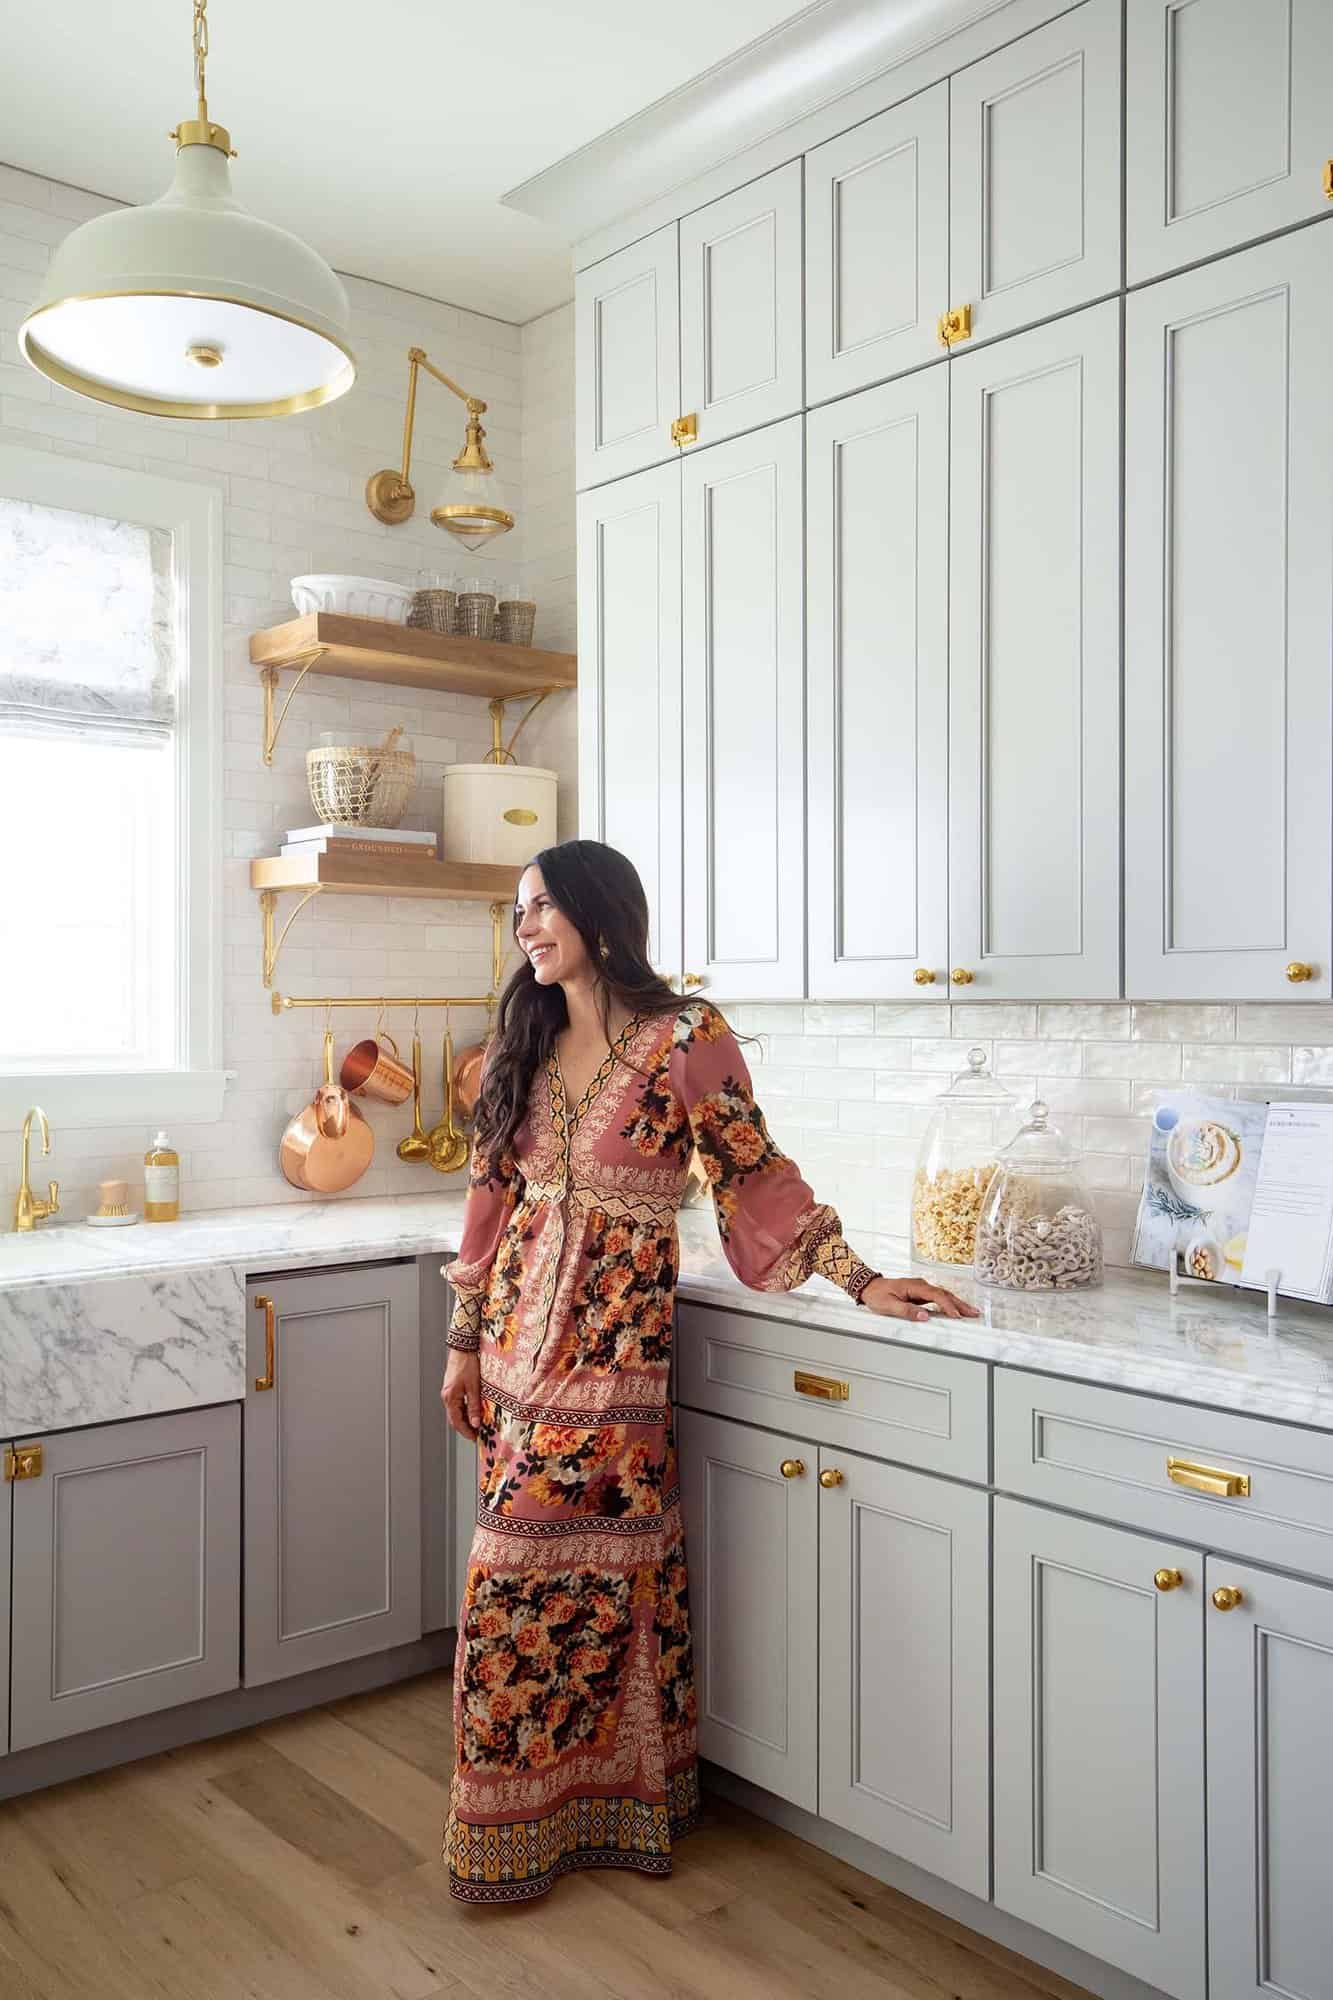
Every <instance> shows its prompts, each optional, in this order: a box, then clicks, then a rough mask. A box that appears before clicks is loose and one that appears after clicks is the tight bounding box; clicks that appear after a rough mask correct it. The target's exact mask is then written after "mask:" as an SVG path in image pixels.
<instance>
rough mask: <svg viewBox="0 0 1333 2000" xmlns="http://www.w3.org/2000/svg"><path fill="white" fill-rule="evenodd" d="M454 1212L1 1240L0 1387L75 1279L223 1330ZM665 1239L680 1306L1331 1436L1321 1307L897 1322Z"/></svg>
mask: <svg viewBox="0 0 1333 2000" xmlns="http://www.w3.org/2000/svg"><path fill="white" fill-rule="evenodd" d="M462 1212H463V1199H462V1195H461V1194H455V1193H445V1192H443V1191H442V1192H440V1193H438V1194H435V1193H431V1194H428V1195H403V1196H396V1197H395V1196H377V1197H359V1198H351V1199H349V1198H346V1197H344V1198H343V1199H341V1200H338V1201H327V1202H312V1203H298V1202H292V1203H281V1204H277V1205H275V1206H273V1207H270V1208H250V1209H233V1210H226V1211H216V1212H211V1213H209V1212H205V1213H202V1214H198V1215H187V1216H185V1217H183V1218H182V1219H181V1221H180V1222H173V1223H153V1224H149V1223H140V1224H138V1225H137V1226H135V1227H133V1228H129V1229H114V1230H113V1229H104V1230H99V1229H90V1228H88V1227H87V1225H86V1224H78V1223H69V1224H63V1225H59V1224H57V1225H50V1224H48V1225H46V1226H44V1227H42V1228H39V1229H37V1230H35V1231H34V1232H33V1233H32V1234H31V1235H30V1236H24V1237H19V1236H16V1235H8V1236H3V1237H0V1380H2V1379H3V1375H4V1365H3V1364H4V1359H5V1355H4V1348H5V1344H6V1326H7V1325H8V1326H9V1327H11V1328H12V1327H14V1326H15V1325H19V1326H25V1328H26V1331H27V1332H28V1333H29V1334H30V1333H31V1331H32V1327H31V1326H30V1325H27V1324H26V1323H28V1322H30V1321H31V1322H41V1321H50V1322H52V1323H54V1318H55V1313H54V1309H55V1308H56V1306H57V1303H59V1307H60V1310H61V1312H67V1311H68V1309H69V1308H70V1306H71V1305H72V1304H73V1305H77V1303H78V1301H79V1297H80V1294H81V1293H83V1292H84V1291H85V1288H86V1287H87V1285H88V1282H89V1281H90V1280H97V1281H106V1280H113V1279H125V1278H131V1277H133V1278H139V1279H142V1280H149V1281H151V1282H152V1285H153V1287H154V1295H155V1296H156V1297H157V1298H158V1299H159V1300H160V1301H161V1303H162V1305H163V1306H167V1305H168V1302H169V1301H171V1300H172V1299H173V1298H174V1296H175V1290H176V1287H177V1286H178V1285H186V1286H188V1292H187V1293H186V1294H185V1295H184V1296H187V1297H188V1299H189V1302H190V1308H191V1312H192V1313H193V1314H196V1315H197V1314H198V1312H199V1309H200V1302H201V1298H202V1297H203V1295H204V1294H205V1293H206V1292H207V1291H209V1290H213V1291H215V1292H216V1295H217V1297H218V1300H219V1304H221V1303H222V1302H223V1301H225V1305H226V1310H225V1312H224V1315H223V1316H224V1317H225V1318H226V1319H227V1320H228V1321H229V1322H231V1323H233V1324H234V1323H235V1310H236V1305H237V1302H238V1288H239V1285H240V1282H241V1281H242V1280H243V1279H244V1277H245V1276H247V1275H255V1276H258V1275H259V1274H260V1273H262V1272H265V1271H275V1270H297V1269H301V1268H312V1267H317V1266H321V1265H329V1264H338V1263H355V1262H368V1261H370V1260H372V1259H374V1258H378V1257H413V1256H419V1255H428V1254H431V1253H434V1252H439V1253H441V1254H443V1253H445V1252H447V1251H451V1250H455V1249H457V1247H458V1241H459V1233H460V1229H461V1223H462ZM680 1235H681V1282H680V1295H681V1297H682V1299H685V1300H696V1301H698V1302H700V1303H706V1304H713V1305H724V1306H728V1307H730V1308H732V1309H733V1310H737V1311H745V1312H755V1313H761V1314H764V1315H767V1316H768V1317H769V1318H777V1319H784V1320H789V1321H795V1322H797V1323H800V1322H803V1321H804V1322H808V1323H818V1324H820V1325H824V1326H830V1327H834V1328H841V1329H843V1330H845V1331H846V1332H848V1333H854V1334H856V1335H858V1336H859V1337H861V1338H863V1339H875V1340H901V1341H904V1342H906V1343H907V1344H909V1345H911V1346H914V1347H926V1348H933V1349H937V1350H939V1351H942V1352H948V1353H954V1354H959V1355H968V1356H971V1357H972V1358H974V1359H976V1360H980V1361H992V1362H997V1363H1002V1364H1005V1365H1007V1366H1010V1367H1018V1368H1034V1369H1039V1370H1043V1371H1045V1372H1046V1373H1049V1374H1056V1375H1067V1376H1073V1377H1076V1378H1078V1379H1079V1380H1082V1381H1089V1382H1101V1383H1104V1384H1106V1385H1108V1386H1111V1387H1115V1388H1123V1389H1139V1390H1143V1391H1146V1392H1148V1393H1150V1394H1154V1395H1159V1396H1170V1397H1176V1398H1179V1399H1181V1400H1184V1401H1188V1402H1195V1403H1204V1404H1207V1405H1209V1406H1211V1407H1215V1408H1218V1409H1229V1410H1238V1411H1241V1412H1245V1413H1248V1414H1250V1415H1255V1416H1266V1417H1276V1418H1281V1419H1283V1420H1285V1421H1286V1422H1289V1423H1300V1424H1308V1425H1314V1426H1316V1427H1318V1428H1321V1429H1325V1430H1330V1431H1333V1309H1329V1310H1325V1309H1322V1308H1320V1307H1316V1306H1307V1305H1302V1304H1299V1303H1297V1302H1296V1301H1283V1302H1282V1303H1281V1306H1280V1310H1279V1313H1278V1317H1277V1319H1276V1321H1274V1322H1272V1323H1271V1324H1270V1322H1269V1320H1268V1318H1267V1316H1266V1313H1265V1308H1264V1301H1263V1299H1262V1298H1261V1297H1259V1296H1258V1295H1257V1294H1253V1293H1241V1292H1237V1291H1235V1290H1232V1289H1219V1290H1218V1291H1217V1292H1216V1293H1212V1292H1201V1291H1190V1292H1182V1293H1181V1294H1180V1296H1179V1297H1178V1298H1177V1299H1175V1300H1172V1298H1171V1296H1170V1293H1169V1291H1168V1289H1167V1284H1166V1280H1165V1278H1164V1277H1159V1276H1157V1275H1156V1274H1154V1273H1151V1272H1132V1271H1114V1272H1112V1273H1110V1274H1108V1277H1107V1280H1106V1283H1105V1284H1104V1285H1102V1286H1100V1287H1099V1288H1097V1289H1095V1290H1091V1291H1086V1292H1079V1293H1063V1294H1060V1295H1058V1296H1056V1295H1048V1296H1045V1297H1040V1298H1037V1297H1031V1296H1023V1295H1019V1294H1016V1293H1012V1292H999V1291H995V1292H991V1293H990V1294H989V1295H987V1294H986V1293H985V1292H984V1290H983V1289H982V1288H980V1287H978V1286H975V1285H974V1284H973V1282H972V1280H971V1278H970V1276H968V1275H967V1274H966V1273H964V1272H959V1273H957V1274H955V1273H951V1272H944V1271H941V1270H936V1269H933V1268H932V1269H926V1268H925V1267H921V1266H917V1267H915V1268H916V1269H917V1271H918V1274H919V1275H923V1276H927V1277H930V1278H931V1279H933V1280H935V1281H936V1282H939V1283H945V1284H948V1285H950V1286H952V1287H953V1289H955V1290H956V1291H958V1292H959V1293H960V1294H962V1295H963V1296H964V1297H967V1298H970V1299H972V1300H973V1301H974V1302H976V1303H978V1304H981V1306H982V1308H983V1313H982V1318H981V1319H979V1320H946V1319H942V1318H935V1319H932V1320H930V1321H929V1322H927V1323H925V1324H915V1323H911V1324H909V1323H906V1322H901V1321H897V1320H887V1319H882V1318H878V1317H876V1316H874V1315H872V1314H870V1313H867V1312H866V1311H865V1310H864V1309H863V1308H862V1307H858V1306H853V1305H850V1304H849V1303H848V1301H847V1300H846V1298H845V1297H844V1295H843V1294H842V1293H841V1292H839V1291H837V1290H836V1289H835V1288H834V1287H833V1286H832V1285H829V1284H827V1283H825V1282H824V1280H823V1279H818V1278H816V1279H812V1280H811V1281H810V1282H809V1283H808V1284H806V1285H803V1286H802V1287H801V1289H800V1290H799V1291H797V1292H789V1293H781V1292H765V1293H759V1292H752V1291H748V1290H747V1289H746V1288H745V1287H744V1286H742V1285H741V1284H740V1283H739V1281H738V1280H737V1279H736V1278H735V1277H734V1276H733V1275H732V1273H731V1271H730V1269H729V1267H728V1266H727V1263H726V1261H725V1259H724V1257H723V1255H722V1252H721V1248H720V1246H719V1243H718V1237H717V1231H716V1228H715V1226H714V1224H713V1219H712V1215H711V1212H710V1211H709V1210H707V1209H703V1210H693V1211H687V1212H686V1213H685V1214H684V1215H682V1217H681V1225H680ZM857 1248H858V1249H859V1250H860V1251H861V1253H862V1255H864V1256H865V1257H867V1258H868V1260H869V1261H870V1262H872V1263H874V1264H875V1265H877V1266H878V1268H880V1269H881V1270H883V1271H884V1272H885V1273H886V1274H887V1275H888V1276H891V1277H893V1276H903V1275H905V1274H906V1273H908V1272H910V1271H911V1270H912V1269H913V1268H914V1267H913V1264H912V1261H911V1258H910V1256H909V1254H908V1251H907V1246H906V1244H905V1243H903V1242H902V1241H901V1240H898V1239H892V1238H878V1239H877V1238H874V1237H867V1236H858V1237H857ZM209 1271H211V1272H213V1273H214V1274H215V1276H214V1277H213V1278H212V1279H210V1278H209V1276H208V1273H209ZM138 1289H139V1288H138V1287H133V1288H127V1293H128V1291H129V1290H133V1291H134V1292H136V1294H137V1292H138ZM35 1290H36V1291H39V1292H40V1293H41V1294H42V1295H44V1296H42V1302H41V1306H40V1307H39V1306H38V1302H37V1299H36V1298H34V1297H31V1296H29V1297H27V1298H25V1297H24V1294H25V1293H29V1294H31V1293H32V1292H33V1291H35ZM127 1303H128V1298H127ZM90 1325H91V1323H90ZM94 1330H95V1329H94ZM12 1352H13V1350H12V1349H11V1357H12ZM239 1379H240V1378H239V1376H238V1380H239ZM213 1393H214V1394H216V1387H214V1390H213ZM0 1401H3V1398H0ZM78 1420H79V1419H77V1418H69V1417H66V1421H78ZM82 1420H83V1421H85V1422H86V1421H93V1420H95V1419H93V1418H89V1417H84V1418H83V1419H82Z"/></svg>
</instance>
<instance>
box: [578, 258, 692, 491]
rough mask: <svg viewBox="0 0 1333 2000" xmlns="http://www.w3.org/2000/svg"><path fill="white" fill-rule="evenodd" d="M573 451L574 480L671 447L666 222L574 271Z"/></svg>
mask: <svg viewBox="0 0 1333 2000" xmlns="http://www.w3.org/2000/svg"><path fill="white" fill-rule="evenodd" d="M574 353H575V357H576V359H575V382H574V447H575V448H574V457H575V465H576V470H577V479H578V484H579V486H580V488H582V487H584V486H597V485H600V484H601V482H602V481H603V480H606V479H620V478H623V476H624V475H625V473H627V472H638V471H639V470H640V468H641V467H643V466H645V465H657V464H659V463H661V461H662V460H664V459H669V458H672V457H674V455H675V451H676V447H675V445H674V443H673V442H672V438H671V425H672V421H673V419H674V418H676V417H678V416H679V415H680V409H679V402H680V268H679V264H678V261H677V238H676V225H675V223H674V222H670V223H668V224H667V226H666V228H665V229H659V230H656V231H655V232H654V234H653V235H651V236H645V237H644V238H643V240H642V241H641V242H639V243H631V244H630V245H629V247H628V248H627V249H625V250H618V251H617V252H616V254H615V255H614V256H613V257H604V258H603V259H602V261H601V263H600V264H593V265H591V266H590V267H589V268H588V269H587V270H584V271H580V272H579V273H578V276H577V277H576V278H575V280H574Z"/></svg>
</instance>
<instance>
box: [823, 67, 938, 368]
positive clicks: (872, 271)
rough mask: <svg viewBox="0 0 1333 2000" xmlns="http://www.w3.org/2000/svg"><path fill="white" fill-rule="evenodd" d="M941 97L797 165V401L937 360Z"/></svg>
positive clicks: (891, 114) (930, 93)
mask: <svg viewBox="0 0 1333 2000" xmlns="http://www.w3.org/2000/svg"><path fill="white" fill-rule="evenodd" d="M949 303H950V300H949V86H948V84H947V83H937V84H935V85H934V86H933V87H932V88H931V89H930V90H923V91H922V92H921V93H920V95H919V96H917V97H909V98H908V100H907V102H906V103H905V104H896V105H895V106H894V107H893V109H892V110H891V111H884V112H881V113H880V115H879V117H878V118H870V119H867V121H866V123H865V124H864V125H858V126H856V127H855V129H854V130H853V131H851V132H844V133H842V134H841V136H840V137H839V138H837V139H830V140H829V141H828V142H827V144H825V145H823V146H816V147H815V149H814V151H813V152H810V153H807V154H806V156H805V395H806V401H807V402H808V403H822V402H825V401H826V400H827V399H828V398H829V397H830V396H844V395H846V394H847V392H848V390H850V389H864V388H866V387H867V386H868V385H869V384H870V383H872V382H883V381H885V380H887V378H888V377H889V376H890V375H899V374H901V373H902V372H903V371H904V369H908V368H917V367H920V366H921V364H922V363H923V362H926V361H934V360H937V359H939V358H940V356H941V354H942V352H943V350H942V348H941V346H940V343H939V334H938V331H937V326H938V321H939V317H940V314H941V313H943V312H944V311H946V310H947V308H948V306H949Z"/></svg>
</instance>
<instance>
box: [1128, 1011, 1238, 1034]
mask: <svg viewBox="0 0 1333 2000" xmlns="http://www.w3.org/2000/svg"><path fill="white" fill-rule="evenodd" d="M1235 1032H1236V1010H1235V1008H1234V1007H1211V1006H1209V1007H1182V1006H1177V1005H1175V1004H1172V1005H1169V1006H1164V1005H1158V1004H1157V1003H1155V1002H1149V1003H1146V1004H1145V1003H1144V1002H1142V1001H1137V1002H1136V1003H1135V1006H1134V1019H1133V1035H1134V1040H1135V1041H1136V1042H1208V1041H1213V1042H1229V1041H1231V1040H1232V1039H1233V1037H1234V1035H1235Z"/></svg>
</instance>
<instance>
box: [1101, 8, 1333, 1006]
mask: <svg viewBox="0 0 1333 2000" xmlns="http://www.w3.org/2000/svg"><path fill="white" fill-rule="evenodd" d="M1205 11H1206V10H1205ZM1330 318H1333V232H1329V231H1326V230H1324V229H1322V228H1318V227H1315V228H1311V229H1302V230H1297V231H1296V232H1295V233H1294V234H1292V235H1290V236H1286V237H1282V238H1279V239H1277V240H1275V241H1274V242H1272V243H1266V244H1262V245H1260V246H1259V247H1258V248H1257V249H1253V250H1246V251H1242V252H1240V253H1239V254H1237V255H1236V256H1234V257H1228V258H1225V259H1223V260H1221V261H1219V262H1217V263H1213V264H1208V265H1204V266H1202V267H1201V268H1200V269H1198V270H1196V271H1190V272H1186V273H1183V274H1182V275H1180V276H1179V277H1175V278H1170V279H1167V280H1165V281H1164V282H1163V283H1161V284H1156V285H1150V286H1147V287H1145V288H1144V289H1143V290H1142V291H1139V292H1135V293H1133V294H1132V295H1131V297H1130V299H1129V301H1128V304H1127V321H1126V340H1127V348H1126V398H1127V409H1126V478H1127V481H1128V490H1129V492H1130V494H1131V495H1132V496H1133V504H1132V505H1131V506H1130V507H1129V508H1128V509H1127V512H1126V519H1125V593H1126V596H1125V744H1126V759H1127V764H1126V785H1125V799H1126V813H1125V864H1126V903H1125V953H1126V980H1127V984H1128V990H1129V991H1130V992H1132V993H1134V994H1135V995H1137V996H1139V997H1143V998H1161V999H1164V1000H1168V999H1175V998H1181V999H1219V1000H1221V999H1250V1000H1254V999H1281V998H1283V997H1284V996H1290V997H1292V998H1303V997H1304V998H1315V999H1326V998H1327V997H1328V996H1329V994H1330V993H1331V992H1333V982H1331V981H1330V956H1331V955H1333V934H1331V932H1330V923H1331V921H1333V917H1331V909H1333V864H1331V860H1330V821H1331V820H1333V761H1331V759H1330V696H1329V671H1330V657H1333V398H1330V396H1329V393H1328V380H1327V374H1328V361H1327V346H1328V341H1327V329H1328V326H1329V323H1330ZM1306 968H1313V977H1311V978H1305V977H1304V976H1303V975H1304V972H1305V970H1306Z"/></svg>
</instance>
